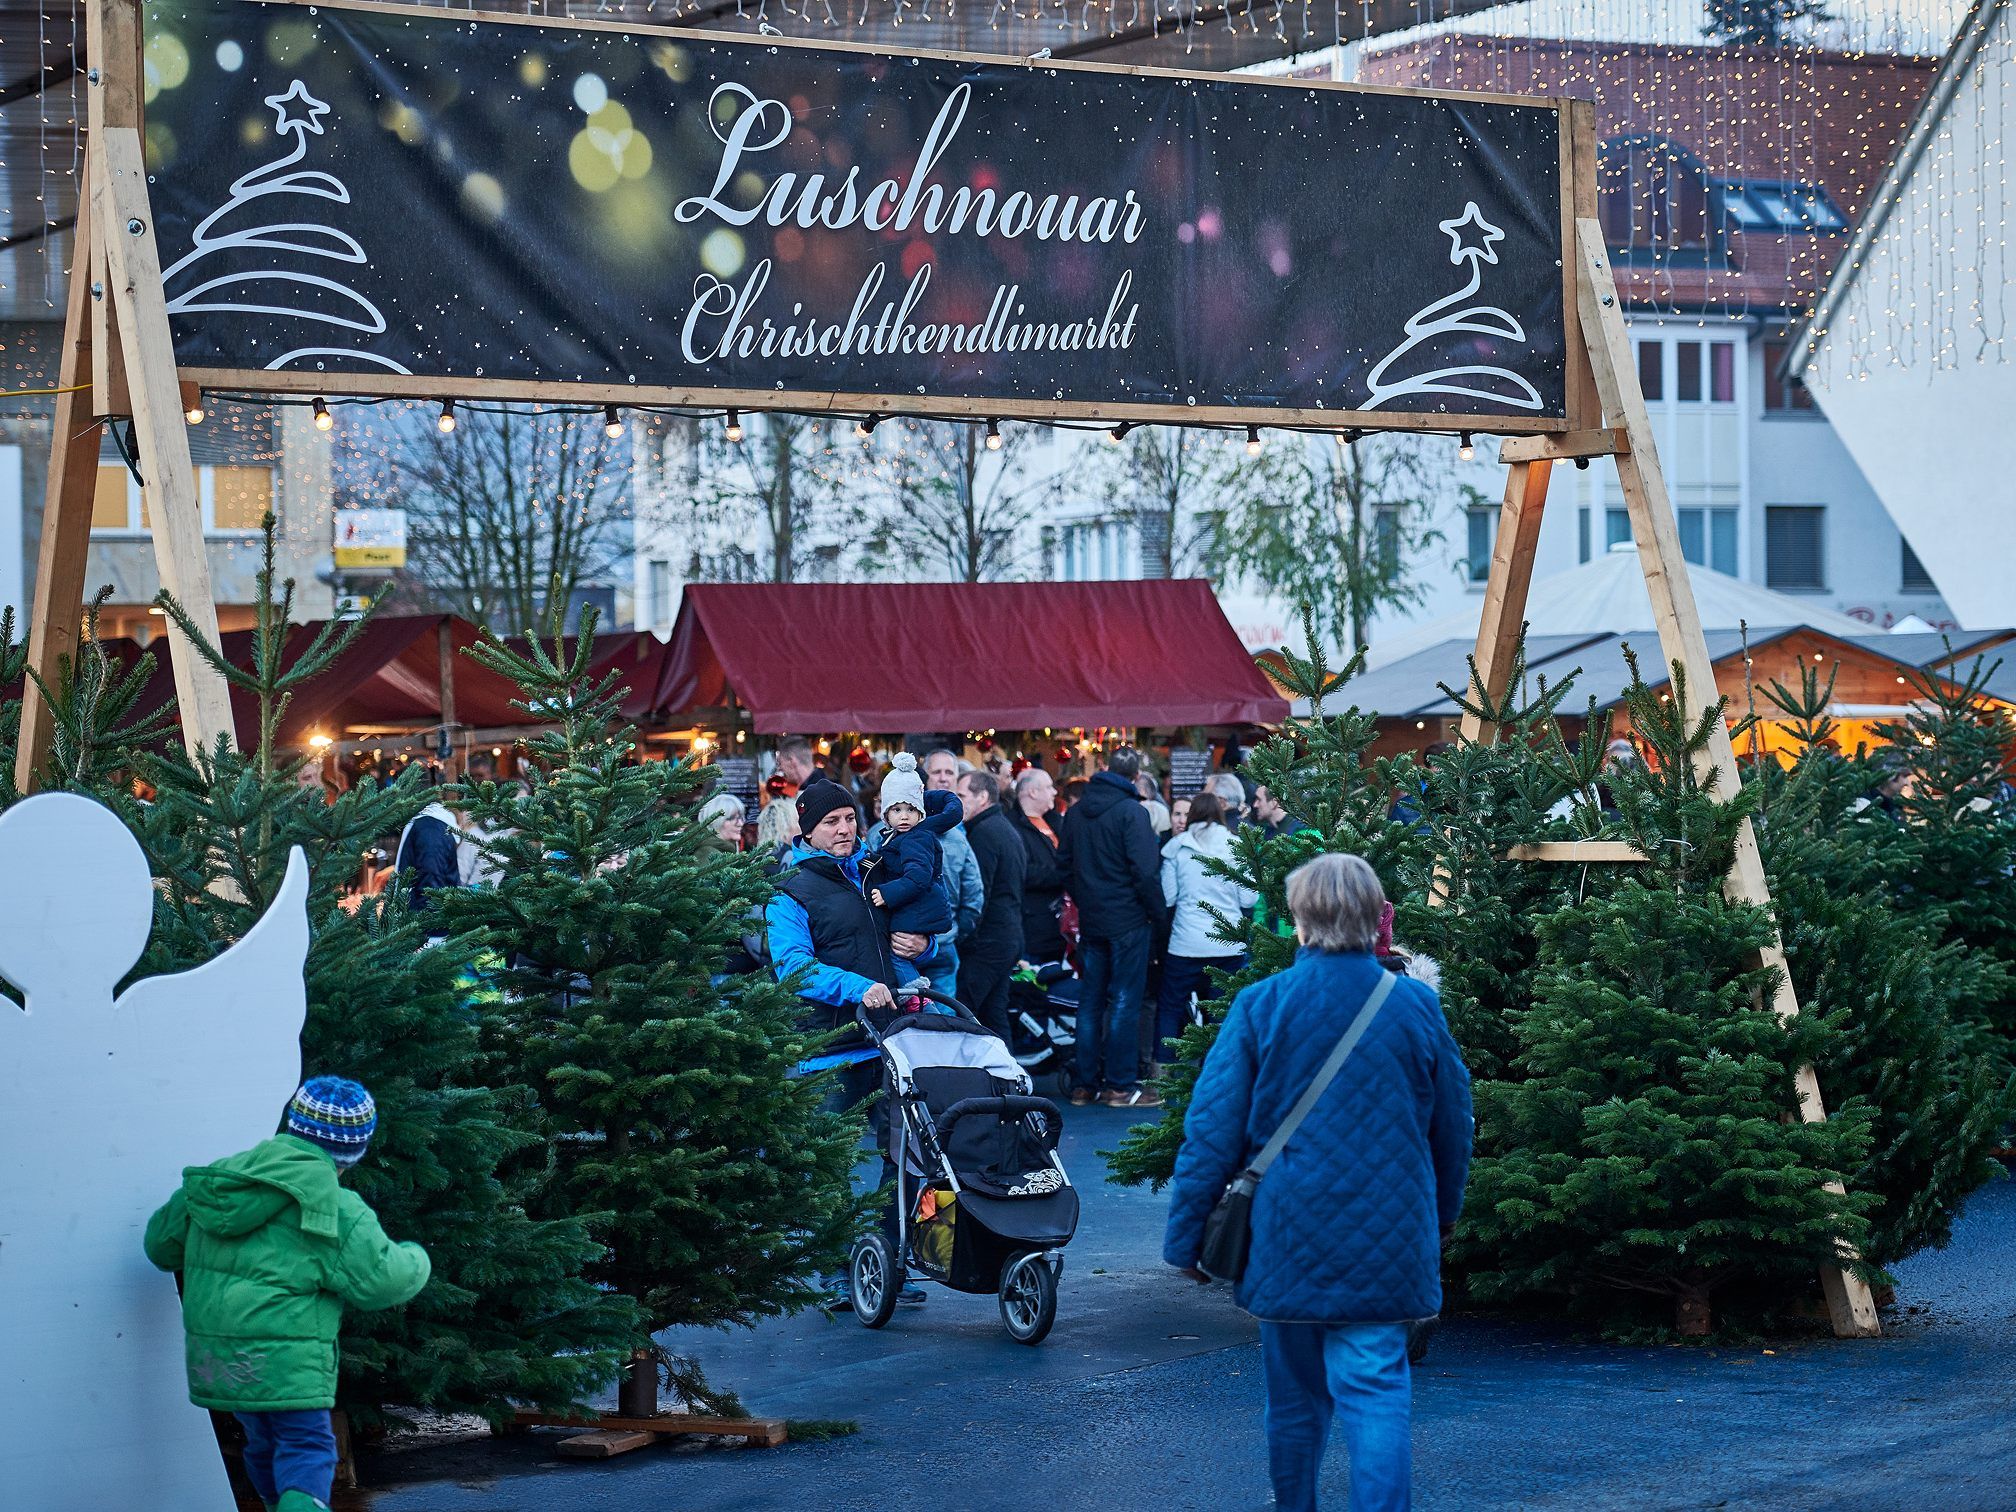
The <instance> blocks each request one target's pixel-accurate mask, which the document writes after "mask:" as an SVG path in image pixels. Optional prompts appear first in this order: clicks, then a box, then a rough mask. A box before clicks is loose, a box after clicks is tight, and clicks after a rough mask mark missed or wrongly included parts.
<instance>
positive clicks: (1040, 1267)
mask: <svg viewBox="0 0 2016 1512" xmlns="http://www.w3.org/2000/svg"><path fill="white" fill-rule="evenodd" d="M1001 1321H1002V1323H1003V1324H1005V1325H1006V1326H1007V1329H1008V1337H1009V1338H1011V1339H1013V1340H1014V1341H1015V1342H1016V1343H1017V1344H1041V1343H1042V1342H1043V1340H1044V1337H1045V1336H1046V1335H1048V1334H1049V1332H1050V1325H1051V1324H1053V1323H1055V1322H1056V1321H1057V1272H1056V1271H1055V1270H1053V1269H1052V1268H1051V1266H1050V1263H1049V1262H1048V1261H1047V1260H1045V1259H1044V1258H1043V1256H1041V1255H1039V1254H1027V1255H1017V1256H1016V1257H1015V1258H1014V1259H1013V1260H1011V1261H1009V1262H1008V1269H1007V1270H1005V1271H1003V1272H1002V1273H1001Z"/></svg>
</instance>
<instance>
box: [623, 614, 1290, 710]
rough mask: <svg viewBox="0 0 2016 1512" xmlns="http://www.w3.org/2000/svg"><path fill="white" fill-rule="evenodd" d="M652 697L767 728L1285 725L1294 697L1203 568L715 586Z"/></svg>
mask: <svg viewBox="0 0 2016 1512" xmlns="http://www.w3.org/2000/svg"><path fill="white" fill-rule="evenodd" d="M665 651H666V654H665V656H664V657H663V659H662V661H661V662H660V664H659V679H658V683H657V685H656V687H655V688H654V690H653V691H652V693H651V696H650V697H649V699H648V701H647V706H648V707H649V709H650V710H651V711H652V713H653V714H654V715H656V716H658V717H661V718H663V717H669V716H671V715H674V714H678V713H683V712H686V711H688V710H694V709H705V708H720V707H723V706H725V705H727V704H728V703H730V702H731V700H732V701H733V702H736V703H739V704H740V705H741V706H742V707H744V708H746V709H747V710H748V711H749V713H750V715H751V717H752V720H753V723H754V725H755V728H756V729H757V731H758V732H760V733H762V734H766V735H786V734H793V733H799V734H803V733H810V732H815V731H821V730H859V731H864V732H870V733H877V734H893V733H897V732H913V731H929V730H976V729H1005V730H1028V729H1040V728H1044V727H1054V726H1067V727H1068V726H1087V725H1152V726H1157V727H1162V728H1167V727H1170V726H1175V725H1236V724H1272V723H1277V722H1279V721H1280V720H1282V719H1284V718H1285V717H1286V716H1287V713H1288V704H1287V701H1286V700H1285V699H1283V698H1282V697H1281V696H1280V695H1279V694H1278V693H1277V692H1276V691H1275V690H1274V687H1273V685H1272V684H1271V683H1269V682H1268V680H1267V679H1266V677H1265V676H1264V675H1263V674H1262V673H1261V671H1260V669H1259V668H1258V667H1256V666H1255V665H1254V664H1253V659H1252V658H1251V657H1250V656H1248V655H1247V654H1246V650H1245V648H1244V647H1243V646H1242V645H1241V644H1240V643H1239V637H1238V636H1237V635H1236V634H1235V633H1234V632H1233V629H1232V626H1231V625H1230V624H1229V623H1228V622H1227V621H1226V618H1225V615H1224V611H1223V610H1221V609H1220V608H1219V607H1218V600H1217V598H1216V596H1215V595H1213V593H1212V592H1211V585H1210V584H1208V583H1206V582H1203V581H1201V580H1196V579H1190V580H1179V581H1161V582H1122V583H748V584H743V583H704V584H695V585H693V586H691V587H689V588H687V589H686V592H685V595H684V599H683V601H682V603H681V604H680V607H679V619H678V622H677V623H676V624H675V625H674V626H673V630H672V639H671V641H670V643H669V644H668V645H667V646H666V648H665Z"/></svg>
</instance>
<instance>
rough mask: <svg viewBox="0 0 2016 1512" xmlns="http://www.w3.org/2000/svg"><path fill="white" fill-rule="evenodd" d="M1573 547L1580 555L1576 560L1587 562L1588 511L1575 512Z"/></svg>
mask: <svg viewBox="0 0 2016 1512" xmlns="http://www.w3.org/2000/svg"><path fill="white" fill-rule="evenodd" d="M1575 546H1576V549H1577V550H1578V551H1579V552H1580V553H1581V555H1580V556H1578V557H1577V558H1576V560H1577V561H1582V562H1586V561H1588V560H1589V511H1588V510H1587V509H1578V510H1576V511H1575Z"/></svg>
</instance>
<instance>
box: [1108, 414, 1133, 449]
mask: <svg viewBox="0 0 2016 1512" xmlns="http://www.w3.org/2000/svg"><path fill="white" fill-rule="evenodd" d="M1132 429H1134V422H1133V421H1132V420H1122V421H1121V422H1120V423H1119V424H1118V425H1116V426H1114V427H1113V429H1111V430H1109V431H1108V432H1106V439H1107V440H1108V441H1111V442H1112V443H1113V444H1114V445H1115V446H1118V445H1119V444H1120V443H1121V442H1122V441H1125V440H1126V439H1127V432H1129V431H1131V430H1132Z"/></svg>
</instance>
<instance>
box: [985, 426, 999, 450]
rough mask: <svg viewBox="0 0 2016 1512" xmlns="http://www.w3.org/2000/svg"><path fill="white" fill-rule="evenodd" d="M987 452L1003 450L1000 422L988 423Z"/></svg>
mask: <svg viewBox="0 0 2016 1512" xmlns="http://www.w3.org/2000/svg"><path fill="white" fill-rule="evenodd" d="M987 450H989V451H999V450H1001V422H1000V421H998V420H989V421H988V422H987Z"/></svg>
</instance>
